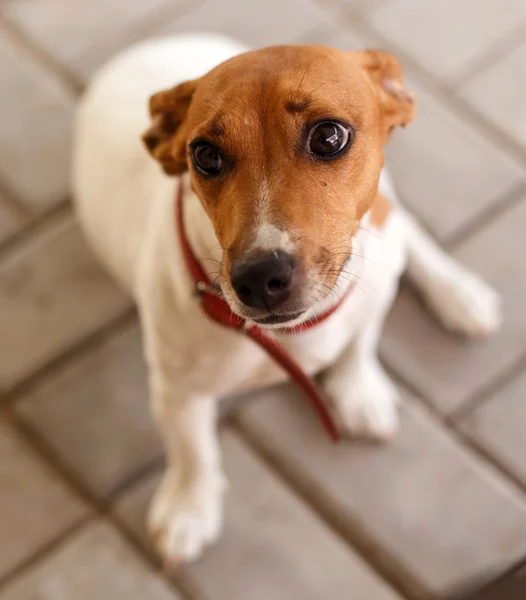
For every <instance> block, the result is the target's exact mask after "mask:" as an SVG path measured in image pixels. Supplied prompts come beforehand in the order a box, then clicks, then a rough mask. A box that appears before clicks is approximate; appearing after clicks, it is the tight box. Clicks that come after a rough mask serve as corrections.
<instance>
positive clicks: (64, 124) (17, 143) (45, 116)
mask: <svg viewBox="0 0 526 600" xmlns="http://www.w3.org/2000/svg"><path fill="white" fill-rule="evenodd" d="M20 4H24V2H21V3H20ZM0 65H1V66H0V79H1V81H2V86H1V88H0V114H2V115H4V117H3V119H2V136H1V138H0V177H1V178H2V180H3V181H4V182H5V184H6V185H7V187H8V188H9V189H10V190H11V191H12V192H13V193H14V194H16V195H17V197H18V198H20V199H21V200H22V201H24V202H25V204H26V205H27V207H28V208H30V209H32V210H33V211H35V212H37V213H38V212H42V211H44V210H46V209H47V208H49V207H50V206H51V205H53V204H54V203H55V202H58V201H60V200H64V198H65V197H66V195H67V192H68V181H69V170H70V136H71V131H70V129H71V117H72V114H73V104H74V99H73V96H72V95H71V93H70V91H69V90H68V89H67V88H66V87H65V86H64V85H63V84H62V83H61V81H60V80H58V79H57V78H56V77H54V76H53V75H51V74H50V73H48V72H46V71H44V70H43V69H42V68H40V66H39V65H37V64H36V62H35V61H34V60H32V59H31V58H29V57H28V56H26V54H25V53H24V52H22V51H21V50H20V48H19V47H18V46H17V45H15V44H14V43H13V42H12V40H11V39H10V38H8V37H6V36H5V35H3V31H2V30H1V29H0Z"/></svg>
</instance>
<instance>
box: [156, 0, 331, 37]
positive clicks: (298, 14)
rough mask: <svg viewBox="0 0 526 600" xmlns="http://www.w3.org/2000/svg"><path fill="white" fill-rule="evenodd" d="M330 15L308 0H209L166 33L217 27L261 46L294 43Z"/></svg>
mask: <svg viewBox="0 0 526 600" xmlns="http://www.w3.org/2000/svg"><path fill="white" fill-rule="evenodd" d="M329 19H330V17H329V14H328V11H324V10H322V9H320V8H318V7H317V5H316V3H315V2H311V1H305V0H267V1H266V2H257V3H256V2H245V1H244V0H220V1H217V0H216V1H214V0H206V1H205V2H202V3H201V4H200V5H199V6H198V7H197V8H196V9H195V10H193V11H191V12H188V13H187V14H185V15H183V16H182V17H180V18H177V19H175V20H174V21H173V22H171V23H168V24H167V25H166V27H165V28H164V29H163V30H162V33H180V32H187V31H214V32H219V33H223V34H225V35H229V36H231V37H233V38H235V39H238V40H240V41H241V42H245V43H246V44H249V45H250V46H254V47H259V46H270V45H273V44H287V43H293V42H295V41H296V40H298V39H299V38H300V37H302V36H303V35H305V34H307V33H308V32H309V31H311V30H313V29H315V28H316V27H319V26H320V25H322V24H323V23H328V22H329Z"/></svg>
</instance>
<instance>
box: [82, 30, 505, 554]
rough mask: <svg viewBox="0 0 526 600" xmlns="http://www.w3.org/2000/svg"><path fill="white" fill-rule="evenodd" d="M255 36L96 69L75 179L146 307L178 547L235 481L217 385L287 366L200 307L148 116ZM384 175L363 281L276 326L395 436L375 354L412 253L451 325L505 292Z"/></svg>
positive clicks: (367, 236)
mask: <svg viewBox="0 0 526 600" xmlns="http://www.w3.org/2000/svg"><path fill="white" fill-rule="evenodd" d="M244 50H245V48H244V47H243V46H241V45H239V44H238V43H236V42H233V41H231V40H228V39H226V38H222V37H218V36H209V35H187V36H178V37H174V38H169V39H164V40H156V41H152V42H148V43H145V44H142V45H140V46H138V47H135V48H132V49H131V50H129V51H128V52H126V53H124V54H123V55H121V56H119V57H117V58H116V59H115V60H113V61H112V62H110V63H109V64H108V65H107V66H106V67H104V68H103V69H102V70H101V71H100V72H99V73H98V74H97V76H96V77H95V79H94V81H93V83H92V84H91V86H90V88H89V89H88V91H87V93H86V95H85V97H84V99H83V100H82V103H81V106H80V108H79V112H78V119H77V126H76V140H75V163H74V181H73V183H74V193H75V199H76V203H77V207H78V214H79V217H80V220H81V223H82V225H83V228H84V231H85V233H86V236H87V237H88V239H89V241H90V242H91V244H92V246H93V248H94V250H95V251H96V253H97V254H98V256H99V257H100V259H101V261H102V262H103V263H104V264H105V265H106V267H107V268H108V269H109V270H110V272H111V273H112V274H113V275H114V276H115V278H116V279H117V280H118V281H119V282H120V283H121V285H122V286H123V287H124V288H125V289H126V290H127V291H128V292H129V293H130V294H131V295H133V297H134V298H135V300H136V302H137V304H138V307H139V312H140V318H141V325H142V328H143V334H144V341H145V347H146V358H147V363H148V368H149V377H150V388H151V399H152V404H153V410H154V413H155V415H156V417H157V420H158V422H159V427H160V429H161V432H162V435H163V438H164V441H165V445H166V452H167V461H168V467H167V471H166V474H165V477H164V481H163V483H162V485H161V487H160V489H159V491H158V493H157V495H156V497H155V499H154V502H153V505H152V509H151V512H150V522H149V525H150V529H151V531H152V534H153V535H154V536H155V538H156V541H157V544H158V548H159V550H160V551H161V552H162V553H163V554H164V556H165V558H166V559H168V560H176V559H179V558H182V559H192V558H195V557H197V556H198V555H199V554H200V552H201V551H202V549H203V548H204V547H205V546H206V545H207V544H210V543H211V542H213V541H214V540H215V539H216V538H217V536H218V534H219V532H220V530H221V513H222V495H223V490H224V487H225V486H224V481H223V475H222V470H221V461H220V451H219V447H218V441H217V434H216V414H217V400H218V398H220V397H222V396H226V395H230V394H234V393H239V392H240V391H244V390H250V389H255V388H258V387H261V386H265V385H269V384H271V383H277V382H280V381H284V380H285V377H286V376H285V374H284V373H283V371H282V370H281V369H280V368H279V367H278V366H276V365H275V364H274V363H273V362H272V360H271V359H270V358H269V357H268V356H267V355H266V354H265V353H264V352H263V351H262V350H261V349H260V348H259V347H257V346H256V345H255V344H254V343H253V342H251V341H250V340H249V339H247V338H245V337H244V336H242V335H240V334H239V333H238V332H234V331H232V330H228V329H226V328H223V327H221V326H219V325H216V324H215V323H213V322H211V321H210V320H209V319H207V318H206V317H205V316H203V314H202V310H201V308H200V305H199V302H198V301H197V300H196V298H195V296H194V295H193V283H192V281H191V280H190V278H189V274H188V272H187V268H186V265H185V262H184V260H183V257H182V254H181V248H180V245H179V240H178V237H177V234H176V229H175V221H174V189H175V185H174V179H173V178H170V177H167V176H165V175H164V174H163V173H162V171H161V168H160V167H159V165H158V164H157V163H156V162H155V161H154V160H153V159H152V158H151V157H150V156H148V154H147V152H146V151H145V149H144V148H143V147H142V145H141V142H140V136H141V134H142V132H143V131H144V130H145V129H146V128H147V126H148V121H149V119H148V114H147V99H148V98H149V96H150V95H151V94H153V93H154V92H157V91H159V90H161V89H164V88H167V87H170V86H173V85H175V84H177V83H179V82H181V81H184V80H187V79H194V78H195V77H198V76H199V75H201V74H204V73H205V72H207V71H208V70H210V69H211V68H212V67H214V66H215V65H216V64H218V63H220V62H222V61H224V60H226V59H227V58H229V57H231V56H233V55H235V54H237V53H239V52H242V51H244ZM183 179H184V185H185V195H184V210H185V226H186V230H187V235H188V238H189V240H190V243H191V245H192V247H193V249H194V252H195V254H196V256H197V257H199V258H201V259H202V264H203V265H204V266H205V268H206V269H207V270H208V271H209V272H211V273H213V272H214V270H216V265H217V263H215V262H214V260H220V259H221V249H220V246H219V244H218V242H217V239H216V237H215V235H214V231H213V228H212V225H211V223H210V221H209V219H208V217H207V216H206V214H205V211H204V210H203V208H202V207H201V205H200V203H199V201H198V199H197V198H196V197H195V196H194V195H193V193H192V192H191V191H190V190H189V189H188V185H187V181H186V178H183ZM380 189H381V191H382V192H383V193H384V195H385V196H387V197H388V198H389V200H390V202H391V204H392V205H393V206H396V207H397V208H395V210H392V211H391V213H390V216H389V218H388V220H387V222H386V223H385V224H384V226H383V227H382V228H381V229H375V228H374V227H373V226H372V225H370V224H368V222H367V217H366V219H365V220H364V223H363V227H362V228H361V229H360V231H359V233H358V235H357V237H356V239H355V240H354V242H353V247H354V248H355V251H356V256H354V257H353V259H352V260H351V262H350V266H349V267H348V271H349V273H350V274H351V275H350V277H349V279H350V280H352V281H354V286H355V287H354V290H353V291H352V293H351V294H350V295H349V296H348V298H347V299H346V300H345V301H344V303H343V305H342V306H341V307H340V308H339V309H338V311H337V312H336V313H335V314H334V315H333V316H332V317H331V318H330V319H329V320H328V321H326V322H324V323H322V324H320V325H319V326H317V327H315V328H313V329H311V330H309V331H307V332H304V333H301V334H299V335H279V334H278V337H279V338H280V342H281V344H282V345H283V346H284V347H285V348H286V349H287V350H288V351H289V352H290V353H291V354H292V355H293V356H294V357H295V358H296V360H297V361H298V362H299V363H300V364H301V365H302V366H303V368H304V369H305V370H306V371H307V372H309V373H317V372H319V371H321V370H324V369H326V374H325V379H324V381H325V389H326V392H327V393H328V395H329V396H330V398H331V400H332V402H333V404H334V408H335V411H336V413H337V415H338V417H339V419H340V421H341V424H342V426H343V427H344V428H345V429H347V430H348V431H349V432H350V433H352V434H354V435H364V436H369V437H373V438H386V437H389V436H391V435H392V434H393V433H394V431H395V429H396V425H397V415H396V403H397V392H396V388H395V387H394V386H393V384H392V383H391V382H390V381H389V379H388V378H387V376H386V375H385V373H384V371H383V370H382V368H381V366H380V364H379V362H378V359H377V345H378V340H379V336H380V333H381V329H382V325H383V320H384V317H385V315H386V313H387V311H388V310H389V307H390V305H391V303H392V300H393V298H394V296H395V293H396V290H397V286H398V280H399V277H400V274H401V273H402V271H403V270H404V268H405V267H406V265H407V264H408V265H409V275H410V276H411V277H412V278H413V279H414V280H415V283H416V285H417V287H419V288H420V289H421V290H422V292H423V294H424V295H425V296H426V297H427V298H428V299H429V301H430V303H431V304H432V306H433V307H434V309H435V310H436V312H437V313H438V315H439V316H440V317H441V318H442V320H443V321H444V322H445V324H446V325H447V326H449V327H451V328H454V329H457V330H461V331H465V332H466V333H474V334H487V333H490V332H491V331H493V330H494V329H495V328H496V327H497V326H498V323H499V318H500V312H499V303H498V298H497V296H496V295H495V294H494V292H492V291H491V290H490V289H488V287H487V286H486V285H485V284H484V283H483V282H481V281H480V280H479V279H478V278H477V277H475V276H474V275H472V274H470V273H467V272H466V270H465V269H464V268H463V267H461V266H460V265H458V264H457V263H455V262H453V261H452V260H451V259H449V257H447V256H446V255H445V254H444V253H443V252H442V251H441V250H440V249H439V248H437V247H436V245H435V244H434V243H433V242H432V241H431V240H430V239H429V238H428V237H427V236H426V235H425V234H424V233H423V232H422V231H421V230H420V229H419V228H418V226H417V225H416V224H415V223H414V221H413V220H412V219H411V218H410V217H409V216H407V215H406V214H405V213H404V211H403V210H402V209H400V208H398V202H397V199H396V197H395V192H394V189H393V187H392V184H391V182H390V181H389V180H388V177H387V174H385V173H384V174H382V178H381V183H380ZM268 233H269V232H268V231H264V230H262V231H261V236H260V237H261V240H260V241H261V243H262V244H268V243H271V242H272V239H273V237H274V238H276V239H278V240H279V237H280V236H279V235H277V234H276V232H274V231H272V232H270V233H271V234H272V235H268ZM278 233H279V232H278ZM207 259H214V260H207ZM355 276H356V277H355ZM348 284H349V283H348V281H347V276H346V275H343V276H342V277H341V278H340V281H339V282H338V289H339V291H338V292H337V293H335V294H334V295H332V296H331V297H330V298H328V299H327V300H326V301H325V303H320V304H319V305H318V306H317V307H316V308H315V310H316V311H322V310H325V309H326V308H327V307H328V306H329V305H330V302H334V301H336V300H337V298H338V293H341V292H342V291H343V290H344V288H345V286H346V285H348ZM305 410H309V408H308V407H306V408H305Z"/></svg>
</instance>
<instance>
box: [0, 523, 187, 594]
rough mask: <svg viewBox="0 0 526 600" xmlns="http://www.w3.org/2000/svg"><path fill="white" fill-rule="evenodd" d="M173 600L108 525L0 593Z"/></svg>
mask: <svg viewBox="0 0 526 600" xmlns="http://www.w3.org/2000/svg"><path fill="white" fill-rule="evenodd" d="M37 598H38V600H72V599H73V598H74V599H75V600H95V599H96V600H146V599H148V600H175V599H176V598H179V596H178V595H177V594H176V593H175V592H174V591H172V590H171V589H170V588H169V587H168V585H167V584H166V583H165V582H164V581H163V580H162V579H161V578H160V577H159V576H156V575H154V574H153V573H152V572H151V570H150V569H149V568H148V567H147V566H146V565H145V564H144V563H143V562H142V561H141V560H139V558H138V557H137V556H136V555H135V553H134V552H133V551H132V550H131V549H130V548H129V547H128V546H127V545H126V543H125V542H124V541H123V540H122V539H121V537H120V536H119V535H118V534H117V533H116V532H115V531H113V530H112V529H111V528H110V527H109V526H108V525H104V524H101V523H96V524H94V525H91V526H89V527H88V528H85V529H84V530H83V531H82V532H80V534H77V535H76V536H75V537H74V538H73V539H70V540H68V542H67V543H65V544H63V545H62V546H61V547H60V549H59V550H57V551H55V552H53V554H51V555H50V556H48V557H47V558H46V559H45V560H44V561H43V562H41V563H39V564H38V565H37V566H36V567H34V568H33V569H31V570H30V571H29V572H26V573H24V574H23V575H21V576H20V577H19V578H18V579H16V580H15V581H14V582H13V583H12V584H10V585H9V586H8V587H7V588H5V589H4V590H3V591H2V592H1V593H0V600H29V599H34V600H36V599H37Z"/></svg>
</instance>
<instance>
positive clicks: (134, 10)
mask: <svg viewBox="0 0 526 600" xmlns="http://www.w3.org/2000/svg"><path fill="white" fill-rule="evenodd" d="M190 4H191V3H190V0H148V2H144V0H92V1H91V2H83V1H82V0H68V2H64V1H63V0H6V1H5V2H3V4H2V12H3V13H4V14H5V15H6V16H7V17H8V18H9V19H10V20H12V21H14V22H15V23H16V24H17V25H18V26H19V27H21V28H22V29H23V30H24V31H25V33H26V34H27V35H29V36H30V37H31V38H32V39H33V40H34V41H35V42H36V43H37V44H38V45H40V46H41V47H42V48H43V49H44V50H45V51H47V52H49V53H50V54H52V55H53V56H54V57H55V58H57V59H58V60H59V61H60V62H61V63H63V64H64V65H66V66H67V67H68V68H69V69H71V70H72V71H74V72H79V71H80V72H82V71H83V70H85V69H84V65H85V64H86V63H90V62H91V58H90V54H91V53H94V54H95V55H97V56H101V54H102V55H103V56H104V59H107V58H109V57H110V55H111V54H112V53H113V52H114V51H115V50H117V49H119V48H120V47H122V46H124V45H126V44H127V35H128V32H129V31H130V30H132V31H133V30H135V29H137V28H138V27H140V26H144V24H146V23H147V22H148V20H149V19H151V18H155V15H156V13H160V12H161V11H164V12H167V11H168V9H170V10H171V11H172V12H173V13H175V14H176V13H177V11H178V9H180V8H181V7H184V6H186V5H190ZM119 41H120V43H119ZM104 48H107V49H108V50H107V52H106V53H105V54H104V53H101V50H103V49H104Z"/></svg>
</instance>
